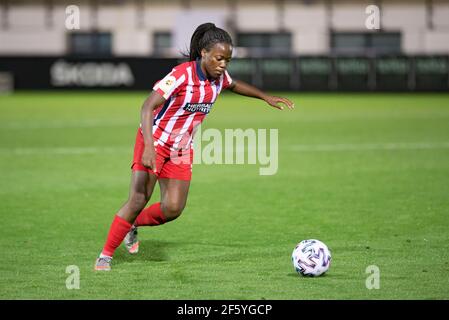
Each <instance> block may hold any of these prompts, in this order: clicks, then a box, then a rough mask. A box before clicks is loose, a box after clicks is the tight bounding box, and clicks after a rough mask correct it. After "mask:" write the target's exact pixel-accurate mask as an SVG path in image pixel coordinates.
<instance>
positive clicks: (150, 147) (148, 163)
mask: <svg viewBox="0 0 449 320" xmlns="http://www.w3.org/2000/svg"><path fill="white" fill-rule="evenodd" d="M164 102H165V98H164V97H163V96H161V95H160V93H158V92H157V91H153V92H152V93H151V94H150V95H149V96H148V98H146V100H145V101H144V103H143V106H142V109H141V112H140V117H141V122H140V123H141V124H142V134H143V141H144V143H145V149H144V151H143V155H142V164H143V165H144V166H145V167H147V168H150V169H153V170H154V171H157V168H156V151H155V150H154V140H153V127H152V126H153V117H154V116H153V112H154V109H155V108H157V106H160V105H161V104H163V103H164Z"/></svg>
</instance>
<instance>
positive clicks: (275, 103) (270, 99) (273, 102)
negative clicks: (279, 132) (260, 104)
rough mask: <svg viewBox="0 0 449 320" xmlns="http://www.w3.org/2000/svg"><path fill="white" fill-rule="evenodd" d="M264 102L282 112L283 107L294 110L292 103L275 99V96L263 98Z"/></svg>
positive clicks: (285, 99) (283, 99) (282, 99)
mask: <svg viewBox="0 0 449 320" xmlns="http://www.w3.org/2000/svg"><path fill="white" fill-rule="evenodd" d="M264 100H265V102H266V103H268V104H269V105H270V106H272V107H274V108H277V109H279V110H284V106H283V105H285V106H287V107H288V108H289V109H290V110H292V109H294V108H295V105H294V104H293V102H291V101H290V100H288V99H287V98H282V97H276V96H266V97H264ZM279 104H281V105H279ZM282 104H283V105H282Z"/></svg>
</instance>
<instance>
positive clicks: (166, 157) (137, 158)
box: [131, 128, 193, 180]
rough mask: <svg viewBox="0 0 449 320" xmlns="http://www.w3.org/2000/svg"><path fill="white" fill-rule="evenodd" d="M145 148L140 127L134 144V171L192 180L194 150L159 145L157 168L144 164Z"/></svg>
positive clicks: (157, 147)
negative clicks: (172, 149)
mask: <svg viewBox="0 0 449 320" xmlns="http://www.w3.org/2000/svg"><path fill="white" fill-rule="evenodd" d="M144 148H145V143H144V140H143V134H142V130H141V129H140V128H139V130H137V135H136V144H135V145H134V157H133V163H132V165H131V169H132V170H133V171H147V172H149V173H152V174H155V175H156V176H157V177H158V178H168V179H179V180H191V179H192V164H193V150H192V149H189V150H184V151H183V152H181V151H180V152H177V151H171V150H170V149H168V148H167V147H163V146H160V145H157V146H156V147H155V148H154V149H155V151H156V170H157V171H154V170H152V169H150V168H147V167H145V166H144V165H143V164H142V155H143V150H144Z"/></svg>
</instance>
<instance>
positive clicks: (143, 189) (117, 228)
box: [95, 170, 157, 270]
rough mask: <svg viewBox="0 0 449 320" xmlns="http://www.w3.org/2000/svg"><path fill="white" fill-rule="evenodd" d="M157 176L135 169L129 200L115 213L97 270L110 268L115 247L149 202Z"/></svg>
mask: <svg viewBox="0 0 449 320" xmlns="http://www.w3.org/2000/svg"><path fill="white" fill-rule="evenodd" d="M156 180H157V177H156V176H155V175H153V174H150V173H148V172H147V171H136V170H133V172H132V177H131V185H130V192H129V197H128V200H127V201H126V202H125V204H124V205H123V206H122V207H121V208H120V210H119V211H118V213H117V214H116V215H115V217H114V220H113V221H112V224H111V227H110V229H109V233H108V237H107V240H106V243H105V245H104V248H103V251H102V252H101V254H100V257H99V258H98V259H97V262H96V265H95V270H110V262H111V259H112V256H113V254H114V252H115V249H117V247H118V246H119V245H120V243H121V242H122V241H123V239H124V238H125V236H126V234H127V233H128V232H129V231H130V229H131V227H132V223H133V222H134V220H135V219H136V217H137V215H138V214H139V213H140V212H141V211H142V209H143V208H144V207H145V205H146V204H147V202H148V200H149V198H150V197H151V194H152V192H153V189H154V185H155V184H156Z"/></svg>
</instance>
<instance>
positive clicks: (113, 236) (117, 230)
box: [102, 215, 132, 257]
mask: <svg viewBox="0 0 449 320" xmlns="http://www.w3.org/2000/svg"><path fill="white" fill-rule="evenodd" d="M131 227H132V224H131V223H129V222H128V221H126V220H125V219H123V218H122V217H119V216H117V215H116V216H115V218H114V220H113V221H112V224H111V228H110V229H109V234H108V238H107V240H106V243H105V245H104V248H103V252H102V254H104V255H106V256H110V257H112V255H113V254H114V251H115V249H117V248H118V246H119V245H120V243H122V241H123V239H124V238H125V236H126V234H127V233H128V232H129V230H130V229H131Z"/></svg>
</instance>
